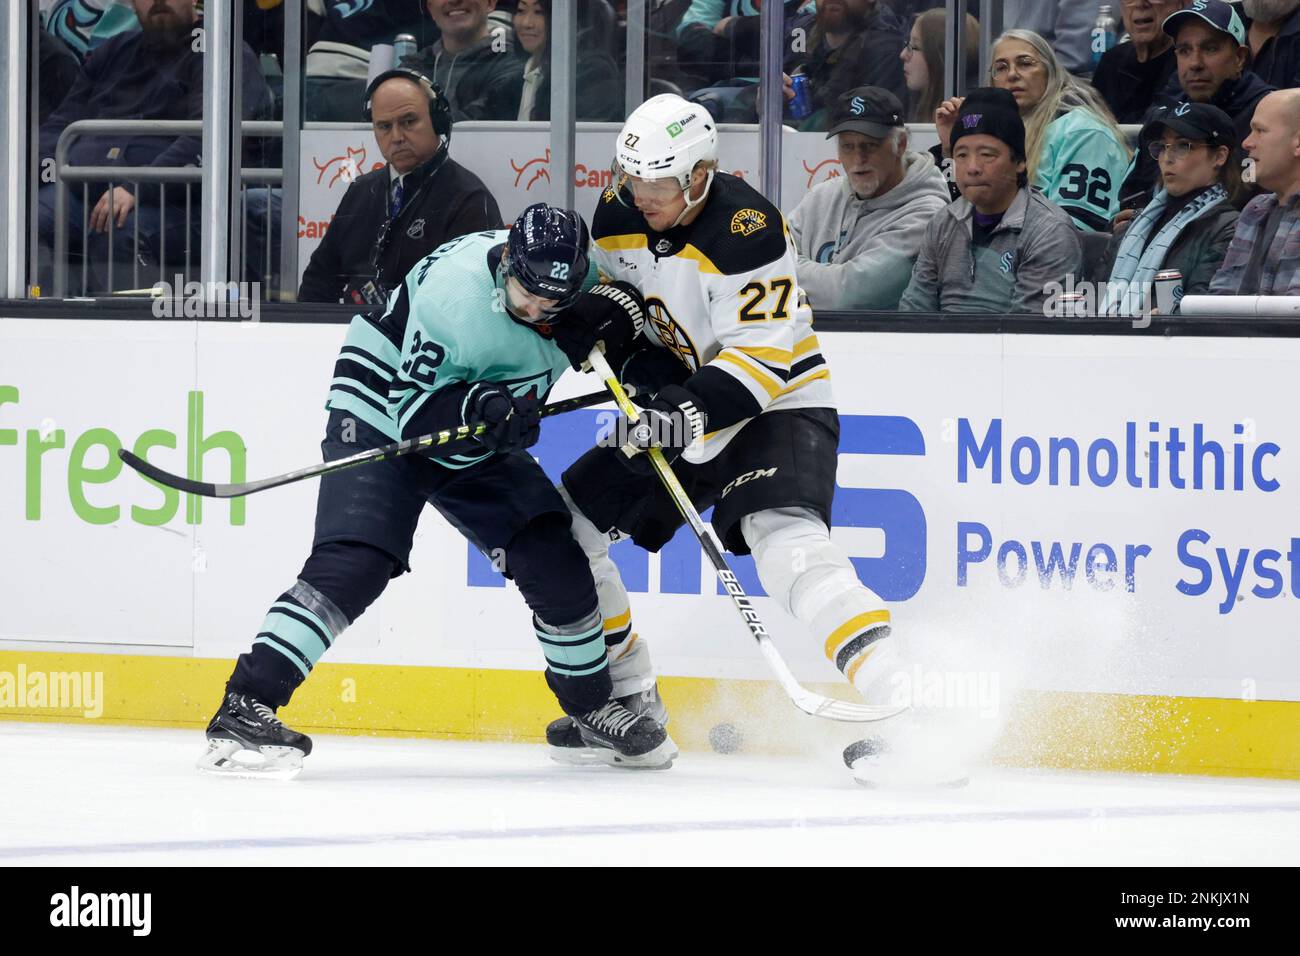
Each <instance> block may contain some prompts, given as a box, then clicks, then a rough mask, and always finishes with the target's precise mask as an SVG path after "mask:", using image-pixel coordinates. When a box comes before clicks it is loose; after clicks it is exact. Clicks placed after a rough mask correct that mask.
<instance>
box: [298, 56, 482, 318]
mask: <svg viewBox="0 0 1300 956" xmlns="http://www.w3.org/2000/svg"><path fill="white" fill-rule="evenodd" d="M365 115H366V119H367V120H369V122H370V123H371V126H372V127H373V129H374V134H375V139H376V140H377V141H378V143H379V151H380V152H381V153H383V156H384V159H386V160H387V161H388V165H387V166H385V167H384V168H383V169H377V170H375V171H374V172H370V173H366V174H365V175H363V176H359V177H357V178H356V179H355V180H354V181H353V183H352V184H351V185H350V186H349V187H348V191H347V192H346V193H344V195H343V200H342V201H341V202H340V203H339V207H338V211H337V212H336V213H335V215H334V219H333V221H332V222H331V223H330V227H329V229H328V230H327V231H326V233H325V238H324V239H323V240H322V241H321V244H320V246H318V247H317V249H316V251H315V252H314V253H312V257H311V262H310V263H309V264H308V265H307V269H306V272H304V274H303V277H302V287H301V288H300V289H299V290H298V300H299V301H300V302H348V303H353V304H356V305H363V306H364V305H382V304H383V303H384V301H385V299H386V298H387V290H388V289H391V288H392V287H394V286H395V285H396V284H397V283H398V282H399V281H400V280H401V279H402V278H403V277H404V276H405V275H406V273H407V272H408V271H409V270H410V269H411V268H412V267H413V266H414V265H415V264H416V263H417V262H418V261H420V260H421V259H422V258H424V257H425V256H426V255H428V254H429V253H430V252H431V251H433V250H434V249H436V248H437V247H438V246H440V245H442V244H443V243H444V242H447V241H448V240H451V239H454V238H456V237H457V236H462V235H465V234H466V233H471V232H481V231H484V230H488V229H500V228H502V221H501V210H500V209H498V208H497V203H496V200H495V199H493V198H492V194H491V193H490V192H489V191H488V188H487V186H485V185H484V184H483V181H482V180H481V179H479V178H478V177H477V176H475V175H474V174H473V173H472V172H470V171H469V170H468V169H466V168H465V167H464V166H462V165H460V164H459V163H457V162H456V161H455V160H453V159H451V158H449V157H448V155H447V145H448V143H449V142H450V140H451V109H450V107H449V105H448V103H447V99H446V97H445V96H443V94H442V91H441V90H439V89H438V87H436V86H435V85H434V84H433V83H431V82H430V81H429V79H428V77H426V76H424V75H423V74H421V73H418V72H416V71H415V70H411V69H405V68H401V67H399V68H397V69H393V70H389V71H388V72H386V73H381V74H379V76H377V77H375V79H374V81H373V82H372V83H371V84H370V86H369V88H368V89H367V90H366V102H365Z"/></svg>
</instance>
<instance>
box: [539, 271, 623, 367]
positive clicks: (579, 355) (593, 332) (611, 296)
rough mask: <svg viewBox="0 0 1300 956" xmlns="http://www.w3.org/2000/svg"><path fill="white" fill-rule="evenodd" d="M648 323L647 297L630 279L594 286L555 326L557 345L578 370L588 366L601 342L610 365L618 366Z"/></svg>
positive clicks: (561, 315) (558, 318)
mask: <svg viewBox="0 0 1300 956" xmlns="http://www.w3.org/2000/svg"><path fill="white" fill-rule="evenodd" d="M643 325H645V299H643V298H642V297H641V293H640V292H638V291H637V289H636V286H634V285H630V284H629V283H627V282H610V283H608V284H603V283H602V284H601V285H594V286H592V287H591V289H590V290H589V291H587V292H584V293H583V294H582V295H580V296H578V301H576V302H575V303H574V304H573V305H571V306H569V308H567V309H565V310H564V311H563V312H561V313H560V314H559V315H558V316H556V318H555V322H554V323H553V324H552V325H551V335H552V336H553V337H554V339H555V344H556V345H558V346H559V347H560V350H561V351H562V352H564V356H565V358H567V359H568V360H569V364H570V365H571V366H573V368H574V369H576V370H578V371H582V370H583V369H584V368H586V367H588V366H587V356H588V355H590V354H591V350H592V349H594V348H595V347H596V345H597V343H600V344H601V351H602V352H604V353H605V358H606V359H607V360H608V361H609V363H610V365H611V366H613V367H614V368H618V367H619V366H620V365H622V364H623V362H624V361H626V359H627V356H628V355H629V354H631V352H632V349H633V343H634V342H635V341H636V338H637V336H638V335H640V334H641V327H642V326H643Z"/></svg>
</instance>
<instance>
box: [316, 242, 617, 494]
mask: <svg viewBox="0 0 1300 956" xmlns="http://www.w3.org/2000/svg"><path fill="white" fill-rule="evenodd" d="M507 232H508V230H504V229H502V230H497V231H493V232H477V233H471V234H469V235H466V236H461V237H459V238H457V239H453V240H451V241H450V242H447V243H444V244H443V245H441V246H439V247H438V248H437V249H435V250H434V251H433V252H431V253H430V254H429V255H427V256H425V257H424V258H423V259H422V260H420V262H419V263H417V264H416V265H415V267H414V268H413V269H411V271H410V272H409V273H408V274H407V276H406V279H405V280H404V282H403V285H402V286H401V287H399V288H398V289H397V290H396V291H394V292H393V293H392V294H391V295H390V296H389V299H388V307H387V309H386V310H385V312H384V313H383V315H374V314H371V315H357V316H355V317H353V319H352V324H351V325H350V326H349V327H348V334H347V338H346V339H345V341H344V343H343V348H342V349H341V350H340V351H339V357H338V362H337V363H336V365H335V367H334V380H333V382H332V383H331V385H330V392H329V397H328V399H327V401H326V408H329V409H339V410H342V411H346V412H350V413H352V414H354V415H356V416H357V417H358V418H360V419H361V420H363V421H365V422H367V423H368V424H370V425H372V426H373V427H375V428H377V429H379V431H381V432H383V433H384V434H385V435H387V436H388V437H389V438H392V439H393V440H394V441H397V440H399V439H402V438H412V437H415V436H414V435H412V434H409V433H407V431H406V429H407V426H408V423H410V421H411V419H412V418H413V417H414V416H415V415H416V413H418V412H419V411H420V409H421V408H423V407H424V405H425V403H426V402H428V401H429V400H431V399H432V398H433V397H434V396H435V395H436V394H438V392H439V391H441V390H442V389H444V388H446V387H448V386H450V385H455V384H458V383H465V382H501V383H503V384H505V385H508V386H509V387H510V390H511V391H512V392H514V393H516V394H524V393H526V392H528V391H530V390H532V389H536V391H537V397H538V399H539V400H542V399H544V398H545V396H546V395H547V393H548V392H550V390H551V387H552V386H553V385H554V384H555V383H556V381H557V380H558V379H559V377H560V375H561V374H563V372H564V370H565V369H566V368H568V367H569V363H568V360H567V359H566V358H565V357H564V353H563V352H562V351H560V349H559V347H558V346H557V345H556V344H555V343H554V342H553V341H552V340H551V339H549V338H547V337H545V336H543V335H540V334H538V332H536V331H534V330H533V329H532V328H530V327H528V326H527V325H525V324H523V323H521V322H517V321H515V320H514V319H513V318H511V317H510V315H509V313H507V312H506V311H505V307H504V299H503V298H502V295H501V294H500V293H498V290H497V285H496V267H497V264H498V262H499V261H500V258H501V253H502V251H503V250H504V246H505V241H506V235H507ZM593 276H594V270H592V275H590V276H589V277H588V285H589V286H590V285H591V284H592V282H593V281H594V280H593ZM488 454H490V453H489V452H483V453H475V454H472V455H454V456H449V457H447V458H445V459H442V458H440V459H437V461H438V462H439V464H442V465H446V466H447V467H451V468H463V467H466V466H468V465H472V464H474V463H475V462H477V461H482V460H483V459H484V458H486V457H487V456H488Z"/></svg>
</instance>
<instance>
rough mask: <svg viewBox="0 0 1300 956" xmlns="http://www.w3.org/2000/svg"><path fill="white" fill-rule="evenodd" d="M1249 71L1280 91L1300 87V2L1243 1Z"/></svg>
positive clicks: (1273, 0)
mask: <svg viewBox="0 0 1300 956" xmlns="http://www.w3.org/2000/svg"><path fill="white" fill-rule="evenodd" d="M1242 3H1243V8H1244V10H1245V13H1246V17H1245V19H1246V37H1247V40H1248V42H1249V44H1250V69H1251V72H1253V73H1254V74H1255V75H1256V76H1258V77H1259V78H1260V79H1261V80H1263V81H1264V82H1265V83H1267V84H1269V85H1270V86H1276V87H1277V88H1278V89H1287V88H1289V87H1296V86H1300V0H1242Z"/></svg>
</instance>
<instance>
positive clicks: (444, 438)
mask: <svg viewBox="0 0 1300 956" xmlns="http://www.w3.org/2000/svg"><path fill="white" fill-rule="evenodd" d="M609 400H610V397H609V393H608V392H605V391H600V392H591V393H590V394H587V395H579V396H578V397H576V398H569V399H565V400H564V401H562V402H552V403H551V404H550V405H545V406H543V407H542V409H541V413H540V414H541V417H543V418H549V417H550V416H552V415H561V414H563V413H564V412H572V411H576V410H577V409H579V408H588V407H590V406H592V405H602V404H604V403H605V402H608V401H609ZM482 428H483V426H482V425H479V426H478V427H477V428H470V427H469V426H468V425H462V426H461V427H460V428H448V429H446V430H445V431H440V432H434V433H433V434H429V435H421V436H420V437H419V438H408V439H406V440H405V441H398V442H393V443H392V444H389V445H381V446H379V447H378V448H370V449H368V450H366V451H360V452H357V453H356V454H355V455H348V456H347V457H346V458H336V459H334V460H333V461H326V462H322V463H321V464H318V465H309V466H308V467H306V468H299V469H296V470H295V471H288V472H285V473H284V474H282V475H275V476H274V477H272V478H262V479H259V480H257V481H244V482H237V483H234V484H219V483H214V482H209V481H194V480H193V479H192V478H183V477H181V476H180V475H173V474H172V473H171V472H169V471H165V470H163V469H162V468H159V467H158V466H157V465H151V464H150V463H149V462H147V461H145V460H144V459H143V458H141V457H140V456H139V455H136V454H134V453H132V452H129V451H127V450H126V449H125V448H121V449H119V450H118V453H117V456H118V457H119V458H121V459H122V461H124V462H126V463H127V464H128V465H130V466H131V467H132V468H134V469H135V470H136V471H138V472H139V473H140V474H141V475H143V476H144V477H146V478H148V479H150V480H151V481H155V482H157V483H158V484H160V485H165V486H166V487H168V488H175V489H176V490H177V491H184V492H186V493H188V494H191V495H199V496H200V497H203V498H242V497H244V496H245V495H251V494H254V493H256V492H259V491H266V490H267V489H268V488H279V487H281V486H282V485H289V484H293V483H294V482H296V481H305V480H306V479H308V478H319V477H320V476H321V475H326V474H330V473H331V472H335V471H342V470H343V469H344V468H353V467H355V466H357V465H364V464H368V463H369V462H372V461H384V460H386V459H389V458H396V457H398V456H399V455H409V454H411V453H412V452H416V451H423V450H425V449H431V448H441V447H442V446H444V445H452V444H454V443H457V442H461V441H465V440H468V439H470V438H473V437H474V436H475V435H476V434H478V433H479V432H480V431H482Z"/></svg>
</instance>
